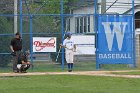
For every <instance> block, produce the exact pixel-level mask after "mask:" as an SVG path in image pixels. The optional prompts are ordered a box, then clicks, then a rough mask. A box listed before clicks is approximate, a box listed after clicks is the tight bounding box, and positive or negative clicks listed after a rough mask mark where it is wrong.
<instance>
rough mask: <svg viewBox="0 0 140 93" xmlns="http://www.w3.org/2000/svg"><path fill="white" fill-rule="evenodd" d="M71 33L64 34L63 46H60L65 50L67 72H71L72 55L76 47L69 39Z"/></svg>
mask: <svg viewBox="0 0 140 93" xmlns="http://www.w3.org/2000/svg"><path fill="white" fill-rule="evenodd" d="M71 35H72V34H71V33H70V32H67V33H66V39H65V40H64V41H63V45H62V44H60V46H61V47H64V48H65V58H66V61H67V65H68V72H71V71H72V70H73V54H74V52H75V51H76V45H75V42H74V40H73V39H72V38H71Z"/></svg>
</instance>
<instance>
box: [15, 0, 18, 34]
mask: <svg viewBox="0 0 140 93" xmlns="http://www.w3.org/2000/svg"><path fill="white" fill-rule="evenodd" d="M17 3H18V2H17V0H14V34H15V33H16V32H17V29H18V28H17V17H18V16H17Z"/></svg>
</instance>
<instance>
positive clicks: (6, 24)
mask: <svg viewBox="0 0 140 93" xmlns="http://www.w3.org/2000/svg"><path fill="white" fill-rule="evenodd" d="M12 20H13V18H12V17H0V34H3V35H1V36H0V40H1V42H0V46H1V47H0V50H1V51H0V53H5V52H6V53H7V52H10V50H9V49H10V48H9V44H10V42H9V41H10V39H11V37H9V36H6V35H5V34H9V33H11V32H12V31H13V30H12V28H13V24H12ZM8 63H10V56H9V55H2V54H1V55H0V66H6V65H7V64H8Z"/></svg>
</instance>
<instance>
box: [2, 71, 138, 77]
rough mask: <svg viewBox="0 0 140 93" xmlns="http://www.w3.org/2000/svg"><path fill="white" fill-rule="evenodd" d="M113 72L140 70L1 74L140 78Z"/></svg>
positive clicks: (14, 74)
mask: <svg viewBox="0 0 140 93" xmlns="http://www.w3.org/2000/svg"><path fill="white" fill-rule="evenodd" d="M113 72H140V70H123V71H74V72H32V73H31V72H29V73H0V76H27V75H89V76H110V77H123V78H140V75H119V74H112V73H113Z"/></svg>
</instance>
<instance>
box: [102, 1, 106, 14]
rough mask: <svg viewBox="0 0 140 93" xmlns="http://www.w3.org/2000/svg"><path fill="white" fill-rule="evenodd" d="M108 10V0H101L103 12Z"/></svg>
mask: <svg viewBox="0 0 140 93" xmlns="http://www.w3.org/2000/svg"><path fill="white" fill-rule="evenodd" d="M105 12H106V0H102V1H101V14H104V13H105Z"/></svg>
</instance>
